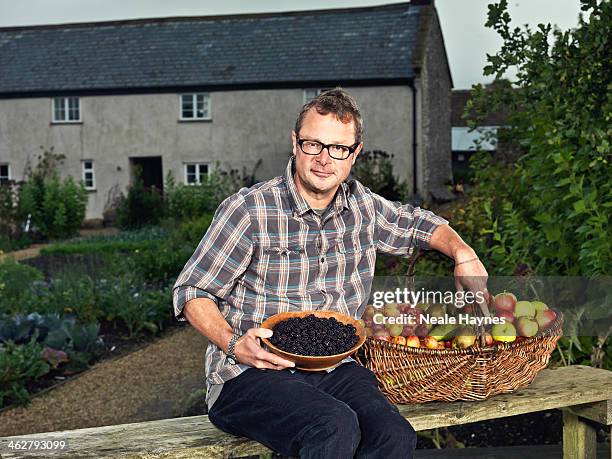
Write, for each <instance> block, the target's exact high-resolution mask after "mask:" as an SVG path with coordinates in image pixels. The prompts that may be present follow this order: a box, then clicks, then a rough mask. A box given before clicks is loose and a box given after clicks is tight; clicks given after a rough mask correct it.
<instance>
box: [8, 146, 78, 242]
mask: <svg viewBox="0 0 612 459" xmlns="http://www.w3.org/2000/svg"><path fill="white" fill-rule="evenodd" d="M63 158H64V157H63V156H61V155H55V154H53V153H52V152H49V151H46V152H44V154H43V156H42V157H41V158H40V160H39V163H38V165H37V167H36V168H35V169H34V170H33V171H30V172H29V173H28V177H27V181H26V182H25V183H23V184H22V185H21V187H20V189H19V204H18V215H19V217H20V219H21V221H26V220H27V218H28V216H30V218H31V223H32V225H33V226H34V228H35V230H36V231H37V232H38V233H39V234H40V235H41V236H42V237H44V238H46V239H59V238H65V237H70V236H73V235H74V234H76V233H77V230H78V229H79V227H80V226H81V223H82V222H83V219H84V218H85V208H86V206H87V191H86V190H85V187H84V185H83V184H82V183H76V182H75V180H74V179H73V178H72V177H70V176H68V177H66V178H65V179H63V180H62V179H60V177H59V175H58V173H57V170H56V168H57V165H58V164H59V163H61V161H62V160H63Z"/></svg>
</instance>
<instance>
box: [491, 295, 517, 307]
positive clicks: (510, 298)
mask: <svg viewBox="0 0 612 459" xmlns="http://www.w3.org/2000/svg"><path fill="white" fill-rule="evenodd" d="M493 304H495V310H496V311H508V312H514V306H515V305H516V297H515V296H514V295H513V294H512V293H510V292H503V293H498V294H497V295H495V296H494V297H493Z"/></svg>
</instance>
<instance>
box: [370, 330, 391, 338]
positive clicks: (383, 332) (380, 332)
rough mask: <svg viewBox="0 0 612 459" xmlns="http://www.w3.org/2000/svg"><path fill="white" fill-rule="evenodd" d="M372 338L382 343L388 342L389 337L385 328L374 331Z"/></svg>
mask: <svg viewBox="0 0 612 459" xmlns="http://www.w3.org/2000/svg"><path fill="white" fill-rule="evenodd" d="M372 336H373V337H374V338H376V339H382V340H383V341H390V340H391V335H389V330H387V329H386V328H379V329H376V330H374V333H373V334H372Z"/></svg>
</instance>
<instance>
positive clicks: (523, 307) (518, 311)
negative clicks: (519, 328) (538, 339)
mask: <svg viewBox="0 0 612 459" xmlns="http://www.w3.org/2000/svg"><path fill="white" fill-rule="evenodd" d="M535 315H536V309H535V306H534V305H533V303H532V302H531V301H517V302H516V306H515V307H514V317H531V318H532V319H533V318H534V317H535Z"/></svg>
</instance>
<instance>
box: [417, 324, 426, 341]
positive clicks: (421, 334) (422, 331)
mask: <svg viewBox="0 0 612 459" xmlns="http://www.w3.org/2000/svg"><path fill="white" fill-rule="evenodd" d="M427 333H429V329H428V328H427V325H419V326H417V328H415V329H414V334H415V335H417V336H418V337H419V338H424V337H425V336H427Z"/></svg>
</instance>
